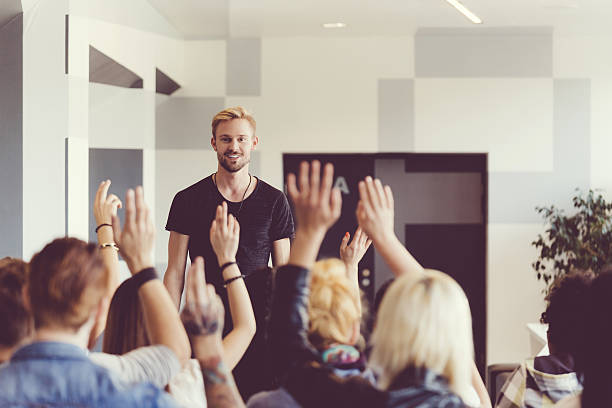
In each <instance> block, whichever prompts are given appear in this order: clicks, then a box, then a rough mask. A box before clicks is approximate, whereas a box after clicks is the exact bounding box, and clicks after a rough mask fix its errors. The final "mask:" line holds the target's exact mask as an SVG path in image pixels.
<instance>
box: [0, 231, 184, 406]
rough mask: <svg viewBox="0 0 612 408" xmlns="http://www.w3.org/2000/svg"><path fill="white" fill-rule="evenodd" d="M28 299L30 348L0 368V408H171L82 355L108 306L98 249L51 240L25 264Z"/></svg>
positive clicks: (145, 387)
mask: <svg viewBox="0 0 612 408" xmlns="http://www.w3.org/2000/svg"><path fill="white" fill-rule="evenodd" d="M29 273H30V276H29V281H28V288H27V291H26V293H27V297H26V299H27V301H28V302H29V306H30V308H31V312H32V315H33V318H34V324H35V329H36V330H35V333H34V339H33V340H34V341H33V343H31V344H29V345H26V346H24V347H22V348H20V349H18V350H17V351H16V352H15V353H14V354H13V356H12V357H11V360H10V362H9V363H8V364H6V365H4V366H3V367H2V368H1V369H0V406H17V405H19V406H24V405H27V406H34V405H37V406H38V405H40V406H42V405H56V406H68V405H70V406H74V405H82V406H134V407H137V406H173V405H174V403H173V401H172V400H171V398H170V397H169V396H167V395H164V393H163V392H161V391H160V390H159V389H157V388H156V387H154V386H153V385H151V384H141V385H138V386H133V387H128V385H127V384H125V383H121V382H119V381H115V380H114V379H113V377H112V376H111V374H110V373H109V372H108V371H107V370H106V369H104V368H102V367H100V366H98V365H96V364H94V363H93V362H92V361H91V360H90V359H89V358H88V357H87V354H86V346H87V342H88V339H89V336H90V332H91V330H92V328H93V327H94V325H95V322H96V320H97V319H99V318H100V315H101V313H102V311H103V310H104V303H106V302H108V298H107V297H106V294H107V292H106V291H107V286H106V283H107V282H106V274H105V273H104V268H103V266H102V260H101V258H100V254H99V253H98V249H97V247H96V246H95V245H93V244H87V243H85V242H83V241H80V240H78V239H75V238H61V239H56V240H55V241H53V242H51V243H50V244H48V245H47V246H45V247H44V248H43V249H42V250H41V251H40V252H39V253H38V254H36V255H35V256H34V257H33V258H32V260H31V262H30V271H29Z"/></svg>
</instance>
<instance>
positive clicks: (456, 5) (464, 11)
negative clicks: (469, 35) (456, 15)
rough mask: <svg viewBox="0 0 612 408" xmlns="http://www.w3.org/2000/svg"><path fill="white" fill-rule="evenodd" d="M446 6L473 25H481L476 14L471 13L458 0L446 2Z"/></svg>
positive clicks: (447, 0)
mask: <svg viewBox="0 0 612 408" xmlns="http://www.w3.org/2000/svg"><path fill="white" fill-rule="evenodd" d="M446 2H447V3H448V4H450V5H451V6H453V7H454V8H456V9H457V11H459V12H460V13H461V14H463V15H464V16H465V17H467V19H468V20H470V21H471V22H472V23H474V24H482V20H481V19H480V17H478V16H477V15H476V14H474V13H472V12H471V11H470V10H469V9H468V8H467V7H465V6H464V5H463V3H461V2H460V1H459V0H446Z"/></svg>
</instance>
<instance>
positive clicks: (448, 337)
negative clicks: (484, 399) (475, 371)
mask: <svg viewBox="0 0 612 408" xmlns="http://www.w3.org/2000/svg"><path fill="white" fill-rule="evenodd" d="M372 346H373V349H372V354H371V357H370V365H371V366H372V368H373V369H374V370H375V371H376V372H377V373H378V374H379V375H380V381H379V386H380V387H381V388H383V389H387V388H389V387H390V386H391V385H392V383H393V381H394V380H395V378H396V377H397V376H398V375H399V374H400V373H402V371H404V370H405V369H407V368H408V367H414V368H426V369H428V370H430V371H433V372H434V373H436V374H439V375H442V376H444V377H445V378H446V380H447V381H448V382H449V387H450V389H451V390H452V391H453V392H454V393H456V394H457V395H459V396H460V397H462V398H464V397H466V396H467V394H466V393H467V391H468V389H469V384H470V373H471V371H470V370H471V365H472V360H473V354H474V346H473V341H472V319H471V314H470V307H469V304H468V300H467V298H466V296H465V294H464V293H463V290H462V289H461V287H460V286H459V285H458V284H457V282H455V281H454V280H453V279H452V278H451V277H449V276H448V275H446V274H444V273H442V272H438V271H433V270H427V271H425V276H423V277H422V278H420V279H416V280H415V279H414V278H412V277H410V276H402V277H399V278H397V279H396V280H395V281H394V282H393V283H392V284H391V286H390V287H389V289H388V290H387V293H386V294H385V296H384V298H383V300H382V303H381V306H380V309H379V311H378V315H377V317H376V326H375V328H374V333H373V334H372ZM464 399H465V398H464Z"/></svg>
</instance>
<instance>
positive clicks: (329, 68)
mask: <svg viewBox="0 0 612 408" xmlns="http://www.w3.org/2000/svg"><path fill="white" fill-rule="evenodd" d="M51 4H53V6H51ZM58 4H59V6H58ZM67 4H68V3H67V0H66V1H62V2H54V3H51V2H50V1H49V0H46V1H41V2H40V3H38V5H35V6H32V7H30V8H29V10H28V9H26V14H25V20H24V21H25V24H24V26H25V27H27V29H26V31H25V33H24V193H23V197H24V227H23V228H24V256H26V257H28V256H29V255H31V254H32V253H33V252H34V251H36V250H38V249H40V247H41V246H42V244H44V243H45V242H46V241H48V240H49V239H50V238H51V237H53V236H57V235H61V234H62V233H63V231H64V221H65V220H64V218H63V214H64V190H63V188H64V187H63V186H64V138H65V137H66V135H69V138H79V137H81V138H82V139H87V140H88V143H89V144H88V145H87V146H88V147H91V146H95V147H108V148H139V149H143V166H144V179H143V183H144V185H145V187H146V191H147V201H148V203H149V204H150V205H151V206H152V207H153V208H154V209H155V220H156V224H157V226H158V231H159V233H158V242H157V245H156V260H157V263H159V264H163V263H164V261H165V259H166V258H165V257H166V245H167V235H168V234H167V233H166V232H164V231H163V228H164V225H165V221H166V217H167V211H168V209H169V205H170V202H171V200H172V197H173V196H174V194H175V193H176V192H177V191H179V190H180V189H182V188H184V187H186V186H187V185H189V184H191V183H193V182H195V181H197V180H198V179H200V178H202V177H205V176H206V175H208V174H210V173H211V172H213V171H214V169H215V158H214V154H213V153H211V152H210V151H209V150H206V149H198V150H193V149H192V150H190V149H183V150H180V149H177V150H172V149H169V150H159V149H158V150H156V149H155V144H154V140H155V139H154V137H155V129H154V126H153V125H152V122H151V117H154V109H155V97H154V95H152V93H153V92H154V90H155V81H154V79H155V77H154V75H155V67H159V68H160V69H162V70H163V71H164V72H165V73H166V74H168V75H170V76H171V77H172V78H173V79H175V80H176V81H177V82H179V84H181V85H182V89H181V90H180V91H179V92H177V94H176V95H175V96H173V97H185V98H223V101H225V105H226V106H230V105H237V104H241V105H244V106H246V107H247V108H249V109H250V110H252V111H253V112H254V113H255V116H256V119H257V123H258V135H259V138H260V145H259V146H258V150H259V152H260V163H261V169H260V174H261V176H262V178H264V179H265V180H266V181H268V182H270V183H271V184H273V185H275V186H276V187H281V183H282V162H281V157H282V153H283V152H376V151H377V149H378V146H379V143H378V129H379V124H378V113H377V112H378V99H377V98H378V81H379V80H380V79H394V78H397V79H410V80H414V114H415V121H414V124H415V126H414V151H418V152H487V153H489V170H490V171H491V172H494V173H495V172H504V173H512V174H513V173H517V174H530V173H532V172H535V173H538V174H549V173H550V174H552V173H554V171H555V166H557V163H555V162H554V157H553V154H554V149H555V143H554V134H553V133H554V126H553V121H554V109H553V108H554V104H553V101H554V80H555V79H558V78H580V79H589V80H590V81H591V98H590V107H588V108H589V110H590V134H589V135H587V136H589V137H590V162H589V166H590V176H591V178H590V179H591V186H592V187H595V188H604V189H607V190H608V191H612V164H610V160H609V158H608V153H607V152H608V151H609V150H610V148H612V139H611V138H610V137H609V134H610V132H611V131H612V114H611V113H612V112H610V110H611V109H612V108H610V107H611V106H612V75H611V74H610V72H612V57H611V56H610V53H608V52H607V47H608V44H609V40H610V38H605V37H562V36H557V37H554V43H553V68H554V73H553V75H552V76H551V77H550V78H546V77H537V78H530V77H523V78H507V77H494V76H493V77H486V78H465V77H462V78H458V77H457V78H455V77H451V78H424V77H415V70H414V67H415V39H414V38H413V37H368V38H339V39H333V38H308V37H296V38H262V39H261V56H260V57H261V58H260V63H261V67H260V68H261V78H260V80H261V83H260V86H259V89H260V90H261V93H260V95H244V96H241V95H235V94H234V95H231V96H228V95H227V94H226V93H227V90H226V78H227V77H228V74H227V72H228V70H229V69H230V67H228V66H226V54H227V44H228V42H227V41H224V40H214V41H213V40H211V41H183V40H181V39H179V38H176V37H175V36H174V35H173V34H172V30H171V28H168V27H166V28H163V29H162V32H164V33H165V34H160V30H157V31H156V33H152V32H150V31H146V30H145V29H143V27H145V26H146V24H145V25H142V24H141V25H139V28H130V27H126V26H125V25H124V24H126V22H125V21H113V20H112V19H111V18H108V16H110V15H112V13H110V14H108V13H106V12H105V13H106V14H105V16H107V17H105V18H100V19H98V18H96V17H95V16H92V15H91V14H88V13H89V11H88V12H87V13H86V12H82V13H78V12H76V11H75V15H74V29H75V31H74V34H71V36H70V44H71V48H72V47H73V49H74V50H76V51H75V52H76V54H75V55H73V56H71V57H70V61H69V62H70V70H71V72H70V75H69V76H68V77H65V76H64V74H63V42H64V37H63V36H64V31H63V29H64V27H63V17H61V16H63V14H65V13H66V11H67V9H68V8H67V7H68V6H67ZM70 4H73V2H71V3H70ZM113 4H115V3H113ZM94 9H95V8H94ZM71 10H72V7H71ZM35 13H38V14H35ZM40 13H43V14H42V15H43V16H47V17H48V16H52V17H50V19H47V18H35V17H37V16H38V17H39V16H41V14H40ZM58 17H61V18H60V20H61V21H59V20H58ZM109 20H110V21H109ZM153 20H155V19H153ZM28 22H29V23H28ZM28 24H29V25H28ZM163 30H169V31H163ZM83 38H86V39H87V40H86V41H85V40H83ZM89 44H92V45H93V46H94V47H96V48H98V49H99V50H100V51H102V52H104V53H105V54H107V55H109V56H110V57H111V58H113V59H115V60H116V61H118V62H119V63H121V64H123V65H125V66H126V67H127V68H129V69H130V70H132V71H134V72H136V73H137V74H138V75H140V76H141V77H143V78H144V87H145V89H144V90H141V91H134V90H116V89H104V88H103V86H97V85H93V86H89V85H88V86H85V84H86V82H85V78H86V75H87V72H88V63H87V61H86V57H87V54H88V53H87V52H86V50H85V49H86V47H88V45H89ZM47 54H48V55H49V56H50V60H45V59H44V58H43V57H44V56H46V55H47ZM48 61H52V64H53V71H52V72H51V71H44V72H43V70H41V69H40V66H42V65H43V64H48V63H49V62H48ZM41 89H43V90H45V92H42V93H41V92H40V90H41ZM92 89H94V91H93V92H92ZM98 91H100V92H99V93H98ZM107 91H108V92H107ZM134 92H141V93H142V95H144V96H143V98H142V99H143V100H144V101H141V102H138V101H139V100H140V99H139V98H138V97H134V98H132V97H133V96H134V95H132V93H134ZM98 94H99V95H98ZM96 95H98V96H100V95H101V96H104V95H106V96H105V98H106V99H104V98H100V99H97V97H96ZM122 95H123V96H122ZM92 96H93V97H94V98H96V99H95V100H94V101H93V103H92V104H91V106H90V108H91V109H87V110H85V109H83V105H82V103H83V101H84V100H85V99H87V100H89V98H90V97H92ZM113 98H119V99H120V101H118V102H117V103H114V102H113ZM129 101H132V102H129ZM134 101H136V102H134ZM105 103H110V104H108V105H104V104H105ZM130 103H136V104H138V109H134V110H133V111H132V113H133V112H145V113H146V114H142V115H138V116H137V117H140V118H142V126H141V127H139V126H138V123H136V124H134V123H132V125H133V126H135V127H132V128H131V129H132V131H128V130H127V128H125V129H121V131H117V132H113V129H112V127H110V128H108V127H106V126H107V125H108V120H105V121H104V122H100V123H99V124H96V123H97V122H96V120H98V119H100V118H101V117H103V116H104V115H106V116H107V117H108V118H113V117H117V118H119V117H120V115H121V114H125V111H126V110H128V109H130ZM49 106H51V107H52V109H49ZM92 115H93V116H92ZM100 115H102V116H100ZM131 119H134V117H131ZM92 126H93V128H92ZM84 129H87V130H84ZM83 132H87V138H85V137H83ZM206 132H208V130H206V131H205V132H203V133H204V134H203V135H202V137H205V138H208V137H209V135H208V134H207V133H206ZM73 143H74V146H75V150H74V153H75V154H78V153H77V152H79V151H80V152H81V153H80V154H81V157H80V159H75V161H73V165H74V166H75V167H71V169H74V168H77V167H78V168H79V169H81V170H82V169H83V168H84V167H85V163H86V161H83V157H82V155H83V154H84V151H85V149H84V148H83V146H82V145H79V143H78V141H73ZM398 144H399V143H398ZM76 171H77V170H70V172H71V174H69V185H72V184H71V183H74V185H75V186H76V187H74V188H76V189H77V190H73V191H80V190H83V189H84V183H83V180H82V176H83V174H79V175H77V174H76V173H75V172H76ZM42 175H44V178H43V177H42ZM79 177H80V178H79ZM567 187H568V188H569V189H570V191H571V188H573V186H567ZM541 188H542V189H543V190H546V189H547V188H551V187H550V186H547V185H543V186H541ZM69 200H70V202H73V201H74V202H76V203H80V204H77V205H80V206H81V207H82V206H83V205H84V204H83V203H84V201H83V199H82V197H81V198H74V197H73V198H69ZM568 200H569V197H568ZM42 203H44V211H40V207H41V205H42ZM513 204H514V203H513V202H511V200H509V201H508V202H504V203H501V204H496V205H502V206H507V208H512V206H513ZM541 204H548V203H547V202H542V203H541ZM489 210H490V213H491V212H492V211H493V210H497V209H491V208H490V209H489ZM50 214H53V216H50ZM77 214H78V215H77ZM72 216H74V217H76V218H78V219H76V218H75V219H74V220H73V219H72V218H70V221H71V222H70V223H69V228H70V230H71V231H75V232H74V233H75V234H79V233H82V229H83V226H84V225H86V221H84V222H83V220H82V218H83V217H84V215H83V212H82V208H81V209H80V211H78V212H75V214H73V215H71V217H72ZM79 220H80V221H79ZM541 231H543V227H542V225H541V224H540V223H538V222H536V221H531V222H518V221H517V222H511V221H508V222H506V221H503V222H502V221H495V220H494V221H493V222H491V223H490V225H489V226H488V242H487V245H488V275H487V287H488V294H487V298H488V363H489V364H491V363H496V362H508V361H519V360H521V359H522V358H524V357H526V356H527V355H528V353H529V345H528V337H527V331H526V328H525V324H526V323H527V322H532V321H536V320H537V318H538V317H539V314H540V313H541V311H542V309H543V303H542V295H541V293H540V291H541V289H542V284H541V283H539V282H537V281H536V280H535V277H534V273H533V271H532V270H531V267H530V263H531V261H532V260H533V259H534V258H535V251H534V250H533V248H532V247H531V245H530V242H531V241H532V240H533V239H534V238H535V237H536V235H537V233H538V232H541Z"/></svg>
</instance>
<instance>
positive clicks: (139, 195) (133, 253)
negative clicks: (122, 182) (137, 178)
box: [112, 186, 155, 275]
mask: <svg viewBox="0 0 612 408" xmlns="http://www.w3.org/2000/svg"><path fill="white" fill-rule="evenodd" d="M112 218H113V234H114V236H115V242H116V243H117V245H118V246H119V252H120V253H121V256H123V259H125V261H126V263H127V265H128V267H129V268H130V272H131V273H132V275H135V274H137V273H138V272H140V271H141V270H143V269H145V268H151V267H153V257H152V250H153V245H154V244H155V227H154V225H153V220H152V219H151V214H150V211H149V208H148V207H147V205H146V204H145V202H144V193H143V190H142V187H140V186H138V187H136V192H135V193H134V190H132V189H129V190H128V191H127V193H126V194H125V223H124V225H123V230H122V229H121V225H120V222H119V217H117V215H116V214H115V215H113V217H112Z"/></svg>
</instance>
